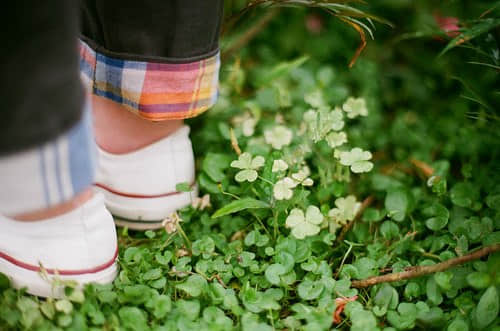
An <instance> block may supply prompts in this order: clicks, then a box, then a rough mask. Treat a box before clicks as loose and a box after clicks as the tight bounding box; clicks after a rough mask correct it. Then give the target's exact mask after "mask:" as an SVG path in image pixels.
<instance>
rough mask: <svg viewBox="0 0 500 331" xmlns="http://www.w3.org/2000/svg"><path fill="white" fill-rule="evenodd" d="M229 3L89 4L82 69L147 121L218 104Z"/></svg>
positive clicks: (127, 0) (95, 87) (101, 90)
mask: <svg viewBox="0 0 500 331" xmlns="http://www.w3.org/2000/svg"><path fill="white" fill-rule="evenodd" d="M222 7H223V0H212V1H206V0H169V1H162V0H148V1H140V2H138V1H133V0H123V1H120V0H106V1H102V0H101V1H97V0H92V1H91V0H84V1H83V2H82V10H81V16H82V19H81V21H82V37H81V48H80V56H81V71H82V74H83V76H84V79H85V80H86V82H87V84H88V87H89V89H90V90H91V91H92V93H94V94H95V95H98V96H102V97H105V98H108V99H111V100H113V101H115V102H118V103H120V104H122V105H124V106H126V107H127V108H128V109H130V110H132V111H133V112H135V113H137V114H139V115H140V116H142V117H143V118H146V119H149V120H153V121H161V120H169V119H184V118H188V117H193V116H196V115H198V114H200V113H202V112H203V111H205V110H207V109H208V108H209V107H210V106H212V105H213V104H214V103H215V100H216V98H217V87H218V72H219V48H218V39H219V30H220V24H221V20H222Z"/></svg>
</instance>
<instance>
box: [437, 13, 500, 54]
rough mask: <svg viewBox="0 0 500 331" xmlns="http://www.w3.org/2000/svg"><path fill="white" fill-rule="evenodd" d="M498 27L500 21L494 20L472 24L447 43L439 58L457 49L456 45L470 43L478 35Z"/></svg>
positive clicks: (488, 19) (489, 19)
mask: <svg viewBox="0 0 500 331" xmlns="http://www.w3.org/2000/svg"><path fill="white" fill-rule="evenodd" d="M499 25H500V19H498V18H496V19H494V18H487V19H484V20H481V21H480V22H479V23H478V24H474V25H473V26H472V27H471V28H470V29H467V30H465V31H464V32H462V33H461V34H459V35H458V36H456V37H455V38H453V39H452V40H450V42H449V43H448V45H446V47H445V48H444V49H443V50H442V51H441V53H439V56H442V55H443V54H445V53H446V52H448V51H449V50H450V49H452V48H454V47H457V46H458V45H461V44H463V43H464V42H467V41H470V40H472V39H474V38H476V37H478V36H480V35H482V34H483V33H485V32H488V31H490V30H491V29H494V28H495V27H497V26H499Z"/></svg>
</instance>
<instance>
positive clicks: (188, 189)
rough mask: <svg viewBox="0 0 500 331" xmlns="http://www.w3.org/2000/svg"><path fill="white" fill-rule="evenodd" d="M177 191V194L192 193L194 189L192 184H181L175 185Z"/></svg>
mask: <svg viewBox="0 0 500 331" xmlns="http://www.w3.org/2000/svg"><path fill="white" fill-rule="evenodd" d="M175 190H176V191H177V192H191V191H192V190H193V188H192V187H191V184H189V183H179V184H177V185H175Z"/></svg>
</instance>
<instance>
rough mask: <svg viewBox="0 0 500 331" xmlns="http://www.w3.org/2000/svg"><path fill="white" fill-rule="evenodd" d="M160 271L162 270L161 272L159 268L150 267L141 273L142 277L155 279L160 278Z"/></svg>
mask: <svg viewBox="0 0 500 331" xmlns="http://www.w3.org/2000/svg"><path fill="white" fill-rule="evenodd" d="M162 273H163V272H162V270H161V268H154V269H150V270H148V271H146V272H145V273H144V274H143V275H142V279H144V280H155V279H158V278H160V277H161V276H162Z"/></svg>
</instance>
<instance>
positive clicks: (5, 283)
mask: <svg viewBox="0 0 500 331" xmlns="http://www.w3.org/2000/svg"><path fill="white" fill-rule="evenodd" d="M9 287H10V280H9V278H8V277H7V276H5V275H4V274H3V273H1V272H0V292H2V291H3V290H5V289H8V288H9Z"/></svg>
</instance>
